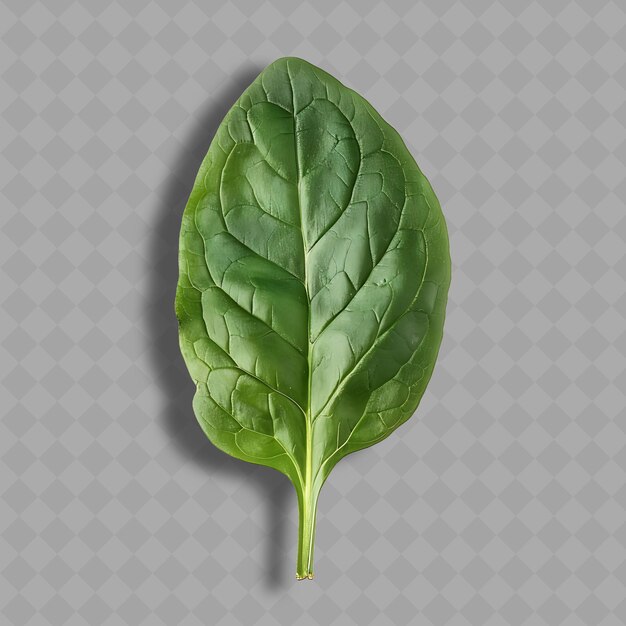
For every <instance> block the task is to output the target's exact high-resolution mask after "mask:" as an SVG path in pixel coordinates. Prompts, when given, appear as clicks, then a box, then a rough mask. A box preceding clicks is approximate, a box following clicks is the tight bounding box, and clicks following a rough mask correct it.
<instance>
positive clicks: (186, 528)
mask: <svg viewBox="0 0 626 626" xmlns="http://www.w3.org/2000/svg"><path fill="white" fill-rule="evenodd" d="M0 25H1V26H0V28H1V30H2V39H1V44H0V45H1V47H0V63H1V64H2V86H1V87H0V108H1V109H2V121H1V124H2V130H1V133H0V137H1V140H0V141H1V142H2V154H3V156H2V165H1V168H0V176H1V182H0V187H1V189H2V194H3V195H2V209H1V211H0V223H1V225H2V226H1V234H0V237H1V239H0V257H1V261H0V262H1V264H2V273H1V281H2V283H1V284H2V290H1V293H2V307H1V311H0V316H1V317H0V336H1V342H2V352H1V354H2V358H1V359H0V369H1V372H0V378H1V379H2V383H1V387H0V389H1V396H0V406H1V412H2V422H1V424H0V450H1V455H2V463H0V467H1V469H0V493H1V494H2V496H1V502H0V528H1V533H2V539H1V541H0V556H1V558H0V569H1V570H2V576H1V577H0V604H1V611H2V613H3V616H4V617H1V618H0V622H1V623H3V624H4V623H6V624H12V625H16V626H27V625H37V626H39V625H45V624H52V625H54V626H59V625H64V626H65V625H67V626H78V625H89V626H93V625H95V624H98V625H100V624H102V625H105V626H113V625H120V624H132V625H133V626H136V625H140V624H145V625H150V626H153V625H155V626H157V625H159V624H162V625H167V626H171V625H172V624H182V625H185V626H192V625H198V626H199V625H204V624H215V625H217V626H231V625H232V626H236V625H246V626H248V625H252V624H258V625H260V626H276V625H284V624H290V625H291V624H295V625H298V626H313V625H316V624H319V625H340V626H351V625H358V626H365V625H369V624H372V625H375V626H384V625H394V626H396V625H397V626H402V625H408V624H411V625H417V626H427V625H433V626H441V625H444V624H450V625H453V626H467V625H472V626H478V625H480V626H501V625H515V626H517V625H522V624H526V625H532V626H545V625H547V626H557V625H559V624H564V625H566V626H590V625H594V626H596V625H597V626H617V625H618V624H619V625H621V624H624V623H625V622H626V600H625V598H626V410H625V409H626V397H625V391H624V390H625V389H626V373H625V367H626V332H625V331H626V296H625V293H626V283H625V278H626V254H625V250H626V217H625V212H624V198H625V196H626V178H625V171H626V170H625V168H624V162H625V160H626V105H625V104H624V102H625V101H626V64H625V61H626V6H625V5H624V3H623V2H621V1H620V0H615V1H613V2H598V0H586V1H582V0H581V1H579V2H569V1H564V0H551V1H550V2H516V1H515V0H509V1H504V2H491V1H488V0H476V1H472V2H455V1H453V0H430V1H428V2H415V0H393V1H389V2H377V1H375V0H358V1H356V0H354V1H352V2H345V1H344V2H341V1H337V0H315V1H311V2H294V1H293V0H270V1H266V2H259V3H253V2H251V1H250V0H236V1H231V2H222V3H217V2H201V1H200V0H197V1H195V2H193V1H184V0H176V1H174V0H172V1H170V2H150V1H147V0H133V2H97V1H96V0H93V1H91V0H89V1H80V2H72V1H71V0H56V1H55V2H48V3H44V2H32V1H30V0H8V1H7V0H3V2H2V3H1V4H0ZM283 55H297V56H302V57H304V58H307V59H308V60H310V61H312V62H314V63H317V64H319V65H321V66H322V67H324V68H326V69H328V70H329V71H331V72H332V73H334V74H336V75H337V76H338V77H339V78H341V79H342V80H343V81H344V82H346V83H347V84H348V85H350V86H353V87H354V88H356V89H357V90H359V91H360V92H361V93H363V94H364V95H365V96H366V97H368V98H369V99H370V100H371V101H372V103H373V104H374V105H375V106H376V107H377V108H378V110H379V111H380V112H381V113H382V114H383V115H384V116H385V117H386V118H387V119H388V120H389V121H390V122H391V123H392V124H393V125H395V126H396V127H397V128H398V130H399V131H400V132H401V133H402V135H403V136H404V138H405V139H406V140H407V142H408V144H409V145H410V147H411V149H412V150H413V152H414V154H415V156H416V158H417V160H418V162H419V163H420V165H421V166H422V169H423V170H424V171H425V173H426V174H427V175H428V176H429V178H430V179H431V181H432V183H433V186H434V187H435V189H436V191H437V193H438V195H439V197H440V199H441V201H442V204H443V205H444V208H445V212H446V216H447V219H448V224H449V228H450V235H451V244H452V254H453V261H454V274H453V285H452V289H451V294H450V304H449V309H448V321H447V335H446V338H445V342H444V345H443V348H442V355H441V359H440V362H439V364H438V367H437V369H436V371H435V375H434V377H433V380H432V383H431V386H430V388H429V391H428V393H427V395H426V397H425V398H424V401H423V403H422V406H421V407H420V409H419V412H418V415H417V416H416V417H415V418H414V419H413V420H412V421H410V422H409V423H408V424H406V425H405V426H404V427H402V428H401V429H400V431H399V432H398V433H396V434H395V435H394V436H392V437H391V438H390V439H388V440H387V441H386V442H384V443H383V444H381V445H379V446H377V447H376V448H372V449H370V450H367V451H364V452H362V453H359V454H356V455H353V456H352V457H350V458H349V459H346V460H345V461H343V462H342V463H341V464H340V465H339V466H338V468H337V469H336V470H335V472H334V473H333V475H332V477H331V479H330V481H329V483H328V484H327V486H326V487H325V490H324V492H323V494H322V498H321V503H320V515H319V523H318V539H317V552H316V572H317V578H316V580H315V581H313V582H307V583H296V582H295V580H293V574H294V568H295V548H296V522H297V520H296V503H295V498H294V494H293V492H292V489H291V487H290V485H289V484H288V483H287V481H286V480H284V479H283V478H282V477H281V476H280V475H278V474H277V473H273V472H271V471H269V470H264V469H263V468H256V467H252V466H248V465H246V464H243V463H239V462H236V461H234V460H232V459H230V458H229V457H226V456H225V455H223V454H221V453H219V452H218V451H216V450H215V449H214V448H213V447H212V446H211V445H210V444H209V443H208V442H207V441H206V440H205V439H204V437H203V435H202V434H201V432H200V430H199V428H198V427H197V425H196V423H195V420H194V418H193V415H192V412H191V406H190V402H191V396H192V386H191V384H190V383H189V381H188V378H187V374H186V372H185V370H184V368H183V365H182V362H181V358H180V357H179V354H178V348H177V338H176V323H175V320H174V316H173V310H172V309H173V304H172V301H173V295H174V283H175V280H176V244H177V241H176V240H177V230H178V224H179V220H180V216H181V211H182V208H183V206H184V203H185V199H186V195H187V194H188V192H189V190H190V187H191V184H192V181H193V178H194V175H195V172H196V170H197V167H198V165H199V163H200V160H201V158H202V156H203V154H204V153H205V151H206V149H207V147H208V144H209V141H210V139H211V136H212V134H213V132H214V130H215V128H216V125H217V124H218V123H219V121H220V119H221V117H222V115H223V114H224V113H225V111H226V110H227V109H228V108H229V106H230V104H231V103H232V102H233V100H234V99H235V98H236V97H237V95H238V94H239V93H240V92H241V90H242V89H243V88H244V87H245V86H246V85H247V84H248V83H249V82H250V81H251V80H252V78H253V77H254V76H255V75H256V73H257V72H258V71H259V70H260V69H261V68H262V67H263V66H264V65H265V64H267V63H268V62H270V61H272V60H273V59H274V58H276V57H279V56H283Z"/></svg>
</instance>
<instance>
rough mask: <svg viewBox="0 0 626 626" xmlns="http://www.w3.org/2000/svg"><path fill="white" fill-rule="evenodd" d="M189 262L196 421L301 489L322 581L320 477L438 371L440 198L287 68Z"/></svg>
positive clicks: (373, 132)
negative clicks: (318, 543) (317, 526)
mask: <svg viewBox="0 0 626 626" xmlns="http://www.w3.org/2000/svg"><path fill="white" fill-rule="evenodd" d="M179 265H180V278H179V282H178V290H177V294H176V313H177V317H178V320H179V325H180V345H181V350H182V353H183V356H184V358H185V361H186V364H187V366H188V368H189V372H190V374H191V377H192V378H193V380H194V381H195V383H196V386H197V391H196V394H195V397H194V402H193V407H194V411H195V414H196V416H197V418H198V421H199V423H200V425H201V426H202V428H203V430H204V432H205V433H206V435H207V436H208V437H209V439H210V440H211V441H212V442H213V443H214V444H215V445H216V446H217V447H218V448H220V449H221V450H224V451H225V452H227V453H229V454H231V455H233V456H235V457H237V458H239V459H243V460H244V461H249V462H251V463H259V464H262V465H268V466H270V467H273V468H275V469H277V470H279V471H281V472H283V473H284V474H286V475H287V476H288V477H289V478H290V479H291V481H292V482H293V484H294V486H295V488H296V491H297V494H298V502H299V511H300V533H299V549H298V562H297V577H298V578H312V577H313V569H312V568H313V544H314V535H315V512H316V507H317V499H318V495H319V492H320V489H321V487H322V485H323V483H324V481H325V480H326V478H327V477H328V475H329V473H330V471H331V470H332V468H333V467H334V466H335V464H336V463H337V462H338V461H339V460H340V459H341V458H342V457H344V456H346V455H347V454H350V453H351V452H354V451H356V450H360V449H362V448H365V447H367V446H370V445H372V444H374V443H377V442H378V441H381V440H382V439H384V438H385V437H387V436H388V435H389V434H390V433H391V432H392V431H393V430H394V429H396V428H397V427H398V426H399V425H400V424H402V423H403V422H404V421H405V420H407V419H408V418H409V417H410V416H411V415H412V414H413V412H414V411H415V409H416V408H417V405H418V403H419V401H420V398H421V397H422V394H423V393H424V390H425V388H426V385H427V383H428V380H429V378H430V375H431V373H432V370H433V366H434V363H435V359H436V357H437V352H438V350H439V344H440V342H441V337H442V327H443V321H444V315H445V304H446V299H447V292H448V285H449V280H450V259H449V250H448V238H447V232H446V226H445V221H444V219H443V215H442V213H441V209H440V206H439V203H438V201H437V198H436V197H435V194H434V193H433V190H432V188H431V187H430V185H429V183H428V181H427V180H426V178H425V177H424V176H423V174H422V173H421V172H420V170H419V168H418V167H417V165H416V164H415V161H414V160H413V158H412V156H411V155H410V153H409V151H408V150H407V148H406V146H405V145H404V143H403V141H402V139H401V138H400V136H399V135H398V133H397V132H396V131H395V130H394V129H393V128H391V127H390V126H389V124H387V123H386V122H385V121H384V120H383V119H382V118H381V117H380V115H379V114H378V113H377V112H376V111H375V110H374V109H373V108H372V106H371V105H370V104H369V103H368V102H366V101H365V100H364V99H363V98H362V97H361V96H359V95H358V94H357V93H355V92H354V91H352V90H350V89H348V88H347V87H345V86H344V85H342V84H341V83H340V82H338V81H337V80H336V79H335V78H333V77H332V76H330V75H329V74H327V73H326V72H324V71H322V70H321V69H319V68H317V67H315V66H313V65H311V64H309V63H307V62H306V61H303V60H301V59H296V58H283V59H279V60H277V61H276V62H274V63H272V64H271V65H270V66H268V67H267V68H266V69H265V70H264V71H263V72H262V73H261V74H260V75H259V76H258V78H257V79H256V80H255V81H254V82H253V83H252V85H250V87H249V88H248V89H246V90H245V91H244V93H243V94H242V95H241V97H240V98H239V100H238V101H237V102H236V103H235V104H234V106H233V107H232V109H231V110H230V111H229V113H228V114H227V115H226V117H225V119H224V121H223V122H222V124H221V126H220V127H219V129H218V131H217V133H216V136H215V138H214V139H213V142H212V144H211V147H210V148H209V151H208V153H207V155H206V157H205V159H204V161H203V163H202V166H201V167H200V171H199V172H198V176H197V178H196V182H195V185H194V187H193V190H192V192H191V196H190V198H189V202H188V204H187V207H186V209H185V212H184V215H183V220H182V229H181V234H180V257H179Z"/></svg>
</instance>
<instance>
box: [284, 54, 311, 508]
mask: <svg viewBox="0 0 626 626" xmlns="http://www.w3.org/2000/svg"><path fill="white" fill-rule="evenodd" d="M287 77H288V78H289V85H290V87H291V108H292V116H293V147H294V158H295V162H296V198H297V200H298V215H299V216H300V232H301V234H302V252H303V265H304V268H303V269H304V291H305V293H306V298H307V359H306V360H307V389H306V412H305V428H306V442H305V450H306V459H305V468H304V485H302V488H303V491H304V497H305V501H308V499H309V496H310V491H311V486H312V480H313V450H312V424H311V377H312V376H311V374H312V371H311V350H312V347H313V346H312V343H311V298H310V296H309V284H308V274H307V269H308V267H307V266H308V263H307V257H308V244H307V241H306V234H305V230H304V222H303V219H302V202H301V201H300V181H301V180H302V178H301V171H300V158H299V155H298V133H297V130H298V129H297V123H298V122H297V119H298V118H297V116H296V110H297V109H296V98H295V92H294V84H293V79H292V77H291V71H290V69H289V62H288V61H287Z"/></svg>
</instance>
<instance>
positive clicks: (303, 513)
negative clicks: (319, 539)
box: [296, 481, 319, 580]
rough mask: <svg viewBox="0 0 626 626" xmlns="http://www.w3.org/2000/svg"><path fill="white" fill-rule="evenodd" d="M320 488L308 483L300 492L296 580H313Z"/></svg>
mask: <svg viewBox="0 0 626 626" xmlns="http://www.w3.org/2000/svg"><path fill="white" fill-rule="evenodd" d="M318 496H319V487H314V486H313V485H311V483H310V482H308V481H307V484H305V487H304V490H303V491H302V492H300V491H299V492H298V509H299V513H300V526H299V530H298V562H297V565H296V578H297V579H298V580H305V579H309V580H311V579H312V578H313V548H314V545H315V518H316V513H317V498H318Z"/></svg>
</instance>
